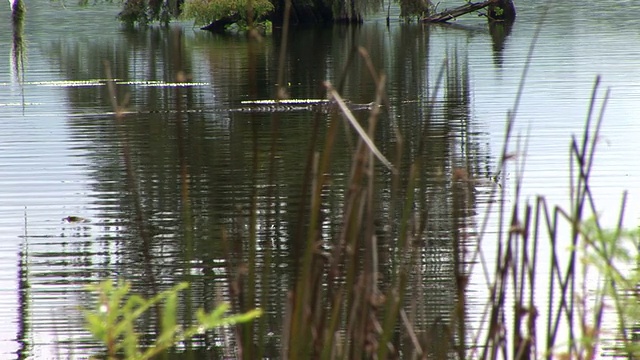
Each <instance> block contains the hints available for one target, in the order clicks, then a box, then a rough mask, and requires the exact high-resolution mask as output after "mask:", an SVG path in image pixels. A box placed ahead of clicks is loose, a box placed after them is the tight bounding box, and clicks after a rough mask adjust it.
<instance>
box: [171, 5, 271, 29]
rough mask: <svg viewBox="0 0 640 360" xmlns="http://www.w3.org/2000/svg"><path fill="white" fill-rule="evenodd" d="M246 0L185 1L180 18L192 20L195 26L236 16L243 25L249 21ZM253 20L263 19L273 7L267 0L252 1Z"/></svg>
mask: <svg viewBox="0 0 640 360" xmlns="http://www.w3.org/2000/svg"><path fill="white" fill-rule="evenodd" d="M248 4H249V1H247V0H187V1H185V3H184V5H182V17H183V18H185V19H189V20H194V22H195V24H196V25H207V24H209V23H211V22H212V21H214V20H218V19H220V18H223V17H227V16H232V15H234V14H238V15H239V16H240V19H241V22H244V23H245V24H246V23H247V22H248V20H249V13H248V11H247V9H248V6H249V5H248ZM251 6H252V7H253V18H254V19H255V20H260V19H263V18H265V17H266V16H267V15H268V14H269V13H270V12H271V11H273V9H274V8H273V5H272V4H271V3H270V2H269V1H268V0H253V1H251Z"/></svg>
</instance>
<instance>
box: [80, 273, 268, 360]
mask: <svg viewBox="0 0 640 360" xmlns="http://www.w3.org/2000/svg"><path fill="white" fill-rule="evenodd" d="M187 287H188V284H187V283H180V284H178V285H175V286H174V287H173V288H171V289H169V290H166V291H163V292H161V293H159V294H157V295H155V296H153V297H152V298H150V299H145V298H143V297H141V296H139V295H136V294H131V285H130V284H129V283H126V282H119V283H117V284H114V282H113V281H112V280H105V281H102V282H100V283H99V284H96V285H91V286H89V290H90V291H92V292H93V293H94V294H95V295H96V296H97V301H96V303H95V307H94V308H92V309H85V318H86V321H87V329H88V330H89V331H90V332H91V334H92V335H93V336H94V337H95V338H96V339H97V340H99V341H100V342H101V344H102V345H103V346H104V347H105V349H106V353H107V359H120V358H121V357H122V356H124V358H125V359H127V360H146V359H152V358H153V357H154V356H156V355H158V354H161V353H163V352H164V351H166V350H168V349H170V348H172V347H173V346H175V345H176V344H178V343H179V342H182V341H186V340H188V339H190V338H192V337H194V336H196V335H199V334H203V333H204V332H206V331H208V330H211V329H215V328H218V327H223V326H228V325H234V324H237V323H244V322H249V321H252V320H253V319H255V318H257V317H258V316H260V314H261V313H262V311H261V310H260V309H254V310H252V311H249V312H247V313H244V314H239V315H229V316H225V315H224V314H225V313H226V312H227V311H228V310H229V304H226V303H222V304H220V305H218V306H217V307H216V308H215V309H214V310H213V311H211V312H208V313H207V312H205V311H204V310H202V309H200V310H198V311H197V312H196V319H195V321H194V323H193V324H188V325H187V326H186V327H183V326H181V325H179V324H178V321H177V316H178V303H179V302H178V298H179V294H180V292H181V291H182V290H184V289H186V288H187ZM157 304H162V305H163V307H162V318H161V319H158V321H160V323H161V325H162V326H161V331H160V332H159V333H158V334H156V336H155V342H154V343H153V345H152V346H148V347H143V346H141V344H140V338H141V334H140V333H139V332H138V331H137V330H136V322H137V321H138V320H139V319H140V318H141V317H142V316H144V315H145V313H146V312H147V311H149V310H150V309H151V308H152V307H154V306H156V305H157Z"/></svg>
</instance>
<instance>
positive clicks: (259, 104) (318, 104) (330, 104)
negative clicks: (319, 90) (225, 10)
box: [69, 99, 376, 117]
mask: <svg viewBox="0 0 640 360" xmlns="http://www.w3.org/2000/svg"><path fill="white" fill-rule="evenodd" d="M345 105H346V106H347V108H348V109H349V110H350V111H369V110H373V108H374V107H375V106H376V105H375V103H373V102H370V103H366V104H358V103H353V102H351V101H345ZM334 109H338V110H339V107H338V104H337V103H336V102H335V100H326V99H288V100H246V101H241V102H240V106H237V107H231V108H215V109H197V110H182V112H186V113H189V112H195V113H201V112H214V113H224V112H230V113H279V112H296V111H307V112H318V113H322V114H328V113H329V112H331V111H332V110H334ZM174 112H177V110H168V111H167V110H162V111H158V110H151V111H148V110H147V111H122V112H120V113H119V114H120V115H132V114H152V113H174ZM91 115H100V116H102V115H116V113H115V112H104V113H95V114H91V113H80V114H71V115H69V116H71V117H86V116H91Z"/></svg>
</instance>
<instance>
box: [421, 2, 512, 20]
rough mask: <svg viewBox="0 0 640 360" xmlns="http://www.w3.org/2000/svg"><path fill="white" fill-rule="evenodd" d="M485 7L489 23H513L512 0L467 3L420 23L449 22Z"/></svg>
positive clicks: (429, 17)
mask: <svg viewBox="0 0 640 360" xmlns="http://www.w3.org/2000/svg"><path fill="white" fill-rule="evenodd" d="M485 7H489V14H487V17H488V18H489V20H490V21H492V20H499V21H513V20H514V19H515V17H516V9H515V6H514V5H513V1H512V0H485V1H482V2H476V3H472V2H469V3H466V4H464V5H462V6H458V7H457V8H454V9H451V10H449V9H447V10H445V11H442V12H440V13H437V14H434V15H431V16H427V17H426V18H424V19H422V21H423V22H433V23H435V22H446V21H449V20H453V19H455V18H457V17H458V16H462V15H465V14H468V13H470V12H474V11H477V10H480V9H484V8H485Z"/></svg>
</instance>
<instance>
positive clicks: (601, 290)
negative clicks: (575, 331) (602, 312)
mask: <svg viewBox="0 0 640 360" xmlns="http://www.w3.org/2000/svg"><path fill="white" fill-rule="evenodd" d="M581 234H582V238H583V239H584V249H583V252H584V255H583V261H584V263H585V265H586V266H587V268H595V270H596V271H597V274H598V276H599V277H600V278H601V281H599V284H600V285H599V286H598V289H597V290H596V294H598V295H599V296H600V299H599V303H598V304H597V307H600V308H613V309H615V313H616V315H617V317H618V328H619V329H620V331H621V333H622V334H623V341H622V345H623V346H622V348H623V349H624V351H625V352H626V353H627V354H629V355H632V356H633V358H637V357H638V355H640V344H639V343H638V342H637V341H632V338H631V337H630V336H629V335H628V334H626V333H627V332H628V331H629V329H631V328H634V327H637V326H638V325H640V294H639V293H638V291H637V286H638V284H640V269H638V264H639V261H640V254H639V249H640V228H638V229H636V230H627V229H622V228H618V229H614V230H610V229H602V228H601V227H600V225H599V224H598V222H597V221H595V220H590V221H586V222H584V223H583V224H582V227H581ZM597 307H596V308H597ZM592 335H593V336H594V337H595V336H597V334H592ZM594 340H595V339H594Z"/></svg>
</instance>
